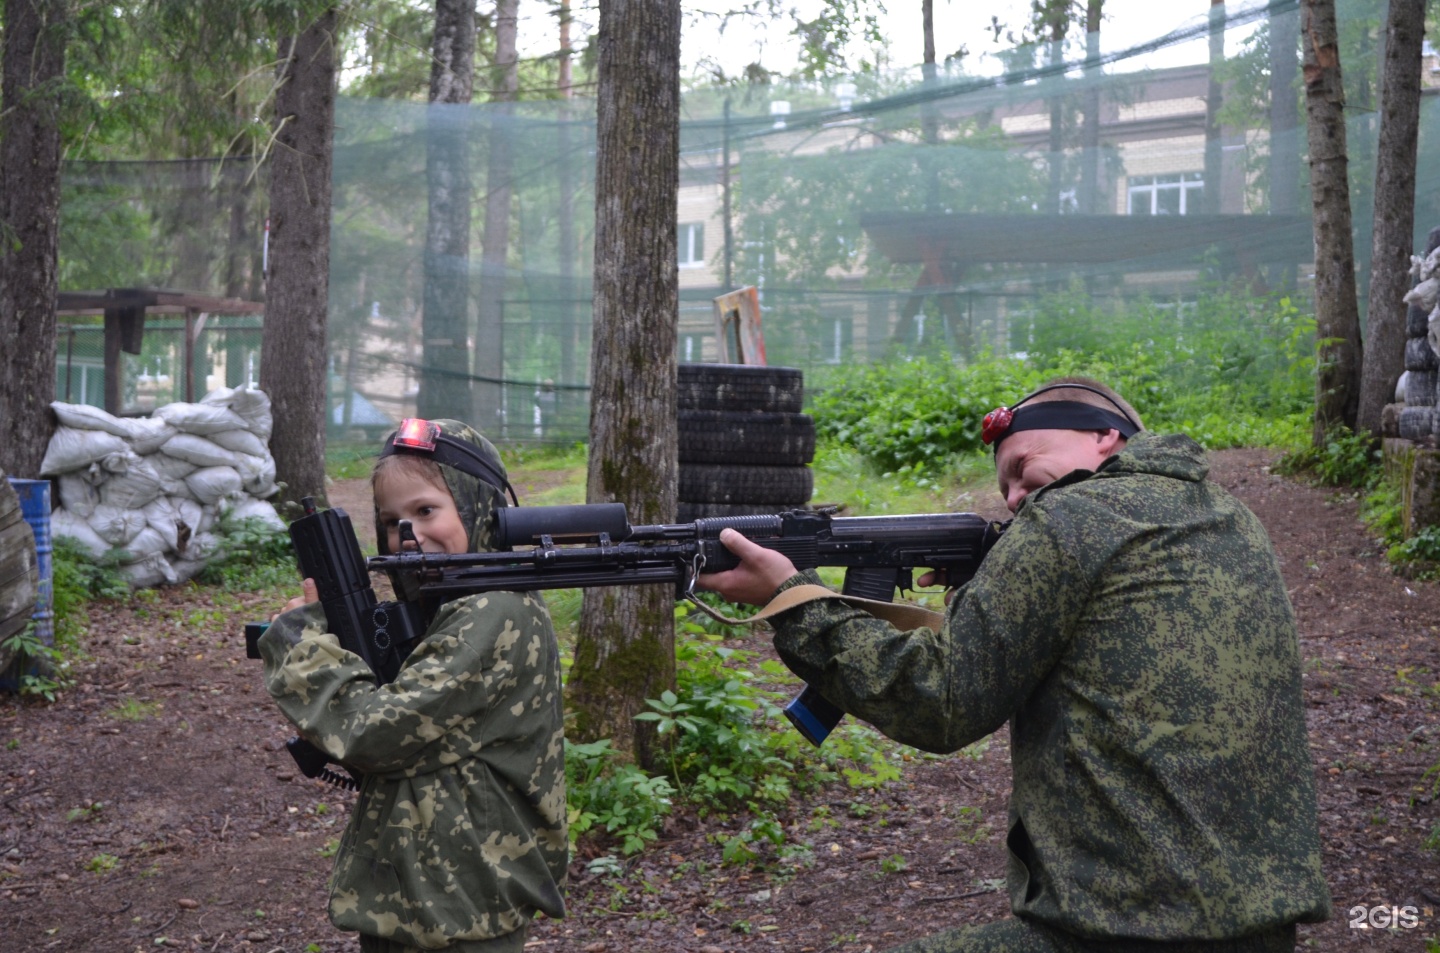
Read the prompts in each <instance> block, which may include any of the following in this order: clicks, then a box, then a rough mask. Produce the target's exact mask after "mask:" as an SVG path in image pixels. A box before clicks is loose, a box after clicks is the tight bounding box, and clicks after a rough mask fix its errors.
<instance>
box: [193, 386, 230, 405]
mask: <svg viewBox="0 0 1440 953" xmlns="http://www.w3.org/2000/svg"><path fill="white" fill-rule="evenodd" d="M234 399H235V388H233V387H217V388H215V389H214V390H212V391H211V392H210V393H208V394H206V395H205V396H204V397H201V398H200V403H202V404H214V405H216V406H219V407H229V406H230V402H231V401H232V400H234Z"/></svg>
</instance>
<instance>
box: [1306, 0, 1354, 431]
mask: <svg viewBox="0 0 1440 953" xmlns="http://www.w3.org/2000/svg"><path fill="white" fill-rule="evenodd" d="M1300 12H1301V17H1300V32H1301V37H1302V39H1303V41H1304V47H1305V59H1304V76H1305V114H1306V130H1307V133H1308V137H1309V145H1310V194H1311V200H1312V202H1313V205H1314V227H1315V337H1316V373H1315V422H1314V430H1313V432H1312V435H1311V436H1312V439H1313V440H1314V442H1315V445H1316V446H1317V447H1320V446H1324V444H1325V439H1326V431H1328V430H1329V429H1330V428H1331V427H1334V426H1336V425H1343V426H1345V427H1348V428H1350V429H1352V430H1353V429H1354V428H1355V421H1356V416H1357V414H1358V412H1359V408H1360V366H1361V345H1360V313H1359V302H1358V300H1357V298H1356V293H1355V246H1354V242H1353V241H1352V239H1351V236H1350V224H1351V215H1350V187H1349V160H1348V157H1347V152H1346V142H1345V88H1344V86H1343V85H1342V83H1341V75H1340V48H1339V37H1338V31H1337V27H1336V23H1335V0H1302V4H1301V8H1300Z"/></svg>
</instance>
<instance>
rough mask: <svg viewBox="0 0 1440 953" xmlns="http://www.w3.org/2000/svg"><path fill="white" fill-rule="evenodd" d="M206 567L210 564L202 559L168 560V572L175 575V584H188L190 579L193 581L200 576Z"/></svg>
mask: <svg viewBox="0 0 1440 953" xmlns="http://www.w3.org/2000/svg"><path fill="white" fill-rule="evenodd" d="M208 565H210V563H209V562H207V561H206V560H204V559H172V560H170V570H171V571H172V572H174V573H175V583H176V584H181V583H187V582H189V581H190V580H191V579H194V578H195V577H196V576H198V575H200V573H202V572H204V571H205V567H206V566H208Z"/></svg>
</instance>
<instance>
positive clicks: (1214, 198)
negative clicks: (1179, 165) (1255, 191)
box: [1204, 0, 1225, 215]
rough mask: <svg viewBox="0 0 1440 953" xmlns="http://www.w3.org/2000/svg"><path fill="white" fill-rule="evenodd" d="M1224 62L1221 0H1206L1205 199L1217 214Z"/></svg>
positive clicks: (1207, 209)
mask: <svg viewBox="0 0 1440 953" xmlns="http://www.w3.org/2000/svg"><path fill="white" fill-rule="evenodd" d="M1224 65H1225V0H1210V81H1209V83H1208V84H1207V86H1206V89H1205V192H1204V197H1205V203H1204V210H1205V213H1206V214H1207V215H1219V214H1220V177H1221V159H1222V157H1223V153H1221V151H1220V107H1221V106H1222V105H1224V102H1225V96H1224V88H1223V87H1222V86H1221V85H1220V68H1221V67H1222V66H1224Z"/></svg>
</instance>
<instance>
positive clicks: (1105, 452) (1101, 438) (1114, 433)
mask: <svg viewBox="0 0 1440 953" xmlns="http://www.w3.org/2000/svg"><path fill="white" fill-rule="evenodd" d="M1095 438H1096V449H1097V450H1099V451H1100V455H1101V456H1102V457H1109V456H1111V455H1112V454H1116V453H1119V452H1120V451H1121V450H1124V449H1125V438H1124V437H1123V436H1121V435H1120V431H1118V430H1115V429H1114V428H1111V429H1110V430H1105V431H1097V432H1096V434H1095Z"/></svg>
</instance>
